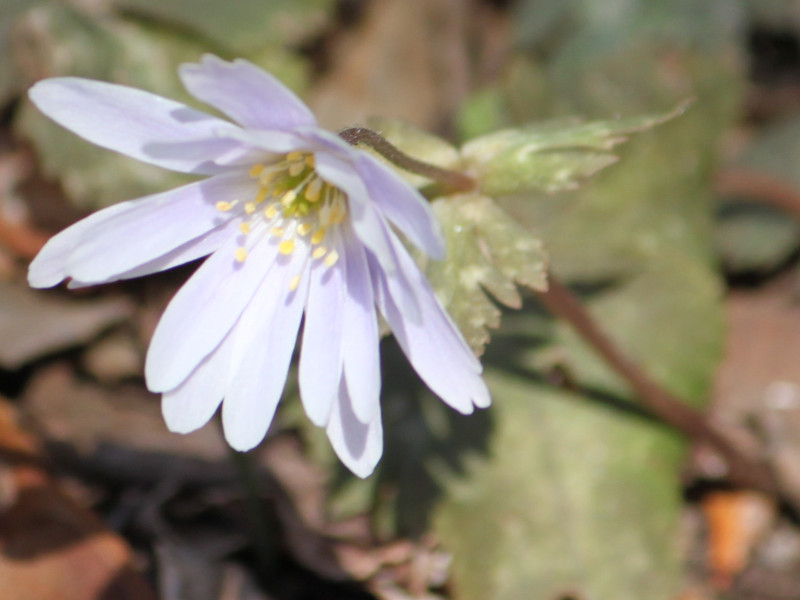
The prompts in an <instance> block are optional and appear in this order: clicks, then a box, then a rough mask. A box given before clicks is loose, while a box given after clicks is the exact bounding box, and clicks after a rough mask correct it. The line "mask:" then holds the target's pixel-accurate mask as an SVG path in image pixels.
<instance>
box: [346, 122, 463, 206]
mask: <svg viewBox="0 0 800 600" xmlns="http://www.w3.org/2000/svg"><path fill="white" fill-rule="evenodd" d="M339 137H340V138H342V139H343V140H344V141H346V142H347V143H348V144H352V145H355V144H365V145H367V146H369V147H370V148H372V149H373V150H375V151H376V152H377V153H378V154H380V155H381V156H383V157H384V158H385V159H387V160H388V161H390V162H392V163H394V164H395V165H397V166H398V167H400V168H401V169H405V170H406V171H410V172H411V173H416V174H417V175H422V176H423V177H427V178H428V179H433V180H434V181H437V182H439V183H440V184H441V185H442V187H443V188H444V190H443V192H444V193H456V192H469V191H471V190H474V189H475V186H476V183H475V180H474V179H472V177H469V176H468V175H464V173H459V172H458V171H450V170H448V169H442V168H440V167H435V166H433V165H431V164H428V163H425V162H422V161H420V160H417V159H416V158H411V157H410V156H409V155H408V154H404V153H403V152H402V151H401V150H400V149H399V148H397V147H396V146H394V145H393V144H391V143H389V141H388V140H387V139H386V138H384V137H383V136H382V135H381V134H379V133H378V132H377V131H373V130H372V129H367V128H366V127H351V128H350V129H344V130H342V131H340V132H339Z"/></svg>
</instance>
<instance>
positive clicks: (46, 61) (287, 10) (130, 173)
mask: <svg viewBox="0 0 800 600" xmlns="http://www.w3.org/2000/svg"><path fill="white" fill-rule="evenodd" d="M231 4H241V5H242V6H241V7H240V8H241V10H238V9H237V10H230V8H232V7H231V6H229V7H228V8H226V10H222V11H220V10H219V5H218V4H216V3H209V2H180V1H178V2H176V1H171V2H147V1H144V0H142V1H140V2H136V1H134V0H131V1H130V2H127V1H125V2H120V3H119V6H121V7H124V8H125V10H126V11H128V13H129V14H131V15H133V14H135V15H137V16H138V17H145V16H146V17H147V18H146V19H141V18H129V17H127V16H125V15H123V14H120V13H115V12H110V13H109V14H107V15H106V17H105V18H103V19H98V18H97V16H96V15H94V14H90V13H88V12H85V11H84V10H82V9H79V8H77V7H73V6H71V5H69V4H65V3H62V2H55V1H49V2H47V1H43V2H41V3H39V5H38V6H34V7H33V8H31V9H30V10H28V11H27V12H24V13H23V12H22V11H18V12H17V13H16V14H17V21H16V22H15V24H14V35H15V40H17V43H16V44H15V46H14V48H13V49H12V50H13V51H12V52H11V53H10V54H9V57H8V58H9V59H10V63H11V65H10V67H6V68H12V67H13V68H15V69H16V70H18V71H20V72H21V73H22V75H23V78H24V80H27V84H32V83H33V82H34V81H35V80H36V79H39V78H42V77H49V76H58V75H74V76H79V77H88V78H91V79H100V80H105V81H112V82H115V83H121V84H124V85H130V86H133V87H139V88H142V89H146V90H148V91H150V92H153V93H156V94H159V95H162V96H166V97H170V98H175V99H177V100H181V101H184V102H187V103H189V104H196V103H195V102H194V100H193V99H192V98H191V97H190V96H189V95H188V94H187V93H186V92H185V91H184V89H183V87H182V86H181V85H180V82H179V80H178V77H177V67H178V65H180V64H181V63H184V62H193V61H196V60H198V59H199V58H200V56H202V54H203V53H204V52H207V51H209V49H210V48H209V46H208V43H207V42H206V40H205V38H204V37H203V36H204V35H206V34H209V35H210V33H209V31H211V30H213V31H214V32H216V33H217V34H218V35H219V36H220V39H219V40H218V43H219V46H218V47H216V48H212V49H215V50H216V51H217V52H218V53H219V54H221V55H224V56H231V57H232V58H233V57H237V56H243V57H245V58H250V59H251V60H253V61H255V62H257V63H259V64H261V65H262V66H264V67H266V68H268V69H270V70H272V71H273V73H275V75H276V76H277V77H279V78H281V79H282V80H284V81H285V82H286V83H287V84H288V85H290V86H291V87H293V88H294V89H296V90H302V89H303V88H304V87H305V86H306V82H307V66H306V64H305V62H304V61H303V60H302V59H300V58H299V57H296V56H294V55H291V54H289V53H288V51H287V50H286V49H285V48H284V45H285V44H288V43H289V42H292V41H296V40H297V39H298V37H297V36H301V35H305V34H307V33H308V32H310V31H311V28H312V26H313V27H317V26H319V23H320V21H321V20H322V18H323V17H324V15H325V14H327V11H328V10H329V6H328V5H329V4H330V3H329V2H327V1H325V0H308V1H307V2H294V3H279V4H278V3H264V2H246V1H243V2H239V3H231ZM29 6H30V5H29ZM306 8H307V9H309V10H310V11H311V12H310V13H309V14H308V15H306V16H304V17H302V18H301V17H300V14H299V13H298V12H297V11H301V10H304V9H306ZM128 13H126V14H128ZM214 15H216V20H217V22H215V21H214V18H213V17H214ZM266 16H269V19H268V22H269V23H271V24H272V27H273V28H274V30H273V31H272V33H270V34H269V35H266V34H265V30H264V25H263V23H262V22H261V21H259V20H258V19H260V18H262V17H266ZM256 17H257V18H256ZM312 17H313V18H312ZM240 21H244V22H246V23H248V28H246V29H244V28H240V27H239V26H240V25H241V22H240ZM314 24H316V25H314ZM224 27H230V28H232V29H236V30H237V31H239V32H240V33H241V37H237V36H234V35H233V33H232V32H228V31H227V30H225V29H224ZM256 29H257V30H258V31H260V32H261V35H260V37H257V36H255V30H256ZM256 41H258V42H259V43H255V42H256ZM0 43H2V32H1V31H0ZM245 46H246V48H247V52H244V51H242V50H241V48H243V47H245ZM4 64H5V61H4V60H3V59H2V58H0V93H2V71H3V68H4V67H3V65H4ZM202 108H203V109H204V110H209V108H208V107H202ZM15 128H16V129H17V131H18V132H19V133H21V134H22V135H23V136H25V137H26V138H28V139H29V140H30V141H31V142H32V143H33V145H34V147H35V148H36V150H37V153H38V154H39V156H40V159H41V161H42V166H43V168H44V171H45V173H46V174H47V175H48V176H49V177H52V178H54V179H57V180H58V181H60V183H61V184H62V186H63V187H64V189H65V191H66V192H67V194H68V196H69V197H70V199H71V200H73V202H74V203H75V204H76V205H77V206H78V207H80V208H82V209H87V210H89V209H96V208H101V207H103V206H107V205H110V204H113V203H115V202H119V201H120V200H126V199H130V198H135V197H138V196H143V195H146V194H149V193H153V192H156V191H161V190H164V189H167V188H170V187H175V186H176V185H179V184H181V183H185V182H187V181H189V179H188V178H187V177H185V176H182V175H178V174H175V173H169V172H167V171H164V170H163V169H159V168H157V167H153V166H150V165H145V164H142V163H138V162H136V161H133V160H131V159H129V158H126V157H124V156H118V155H115V154H113V153H111V152H108V151H107V150H104V149H101V148H97V147H95V146H93V145H91V144H89V143H88V142H85V141H83V140H81V139H79V138H78V137H77V136H75V135H74V134H72V133H69V132H68V131H65V130H64V129H63V128H61V127H59V126H58V125H56V124H54V123H52V122H51V121H49V120H48V119H47V118H46V117H44V116H43V115H41V114H40V113H39V112H38V111H37V110H36V109H35V108H34V107H33V106H32V105H31V104H30V103H29V102H28V101H27V100H25V101H24V102H23V104H22V106H21V109H20V110H19V111H18V114H17V118H16V121H15Z"/></svg>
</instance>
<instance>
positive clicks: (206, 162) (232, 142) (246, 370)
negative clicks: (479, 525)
mask: <svg viewBox="0 0 800 600" xmlns="http://www.w3.org/2000/svg"><path fill="white" fill-rule="evenodd" d="M180 76H181V79H182V81H183V84H184V85H185V86H186V89H187V90H188V91H189V92H190V93H191V94H192V95H193V96H195V97H196V98H198V99H199V100H201V101H203V102H206V103H207V104H210V105H211V106H213V107H215V108H217V109H218V110H220V111H221V112H222V113H224V114H225V115H227V116H228V117H230V118H231V119H232V121H233V122H229V121H225V120H223V119H219V118H216V117H213V116H210V115H207V114H204V113H202V112H199V111H197V110H194V109H192V108H189V107H188V106H185V105H182V104H180V103H177V102H174V101H172V100H168V99H165V98H161V97H159V96H155V95H153V94H150V93H147V92H144V91H140V90H135V89H132V88H128V87H123V86H119V85H113V84H109V83H102V82H98V81H90V80H85V79H78V78H72V77H66V78H54V79H49V80H45V81H41V82H39V83H37V84H36V85H35V86H34V87H33V88H31V90H30V98H31V100H32V101H33V102H34V104H35V105H36V106H37V107H38V108H39V109H40V110H41V111H42V112H43V113H45V114H46V115H47V116H49V117H50V118H51V119H53V120H54V121H56V122H58V123H59V124H61V125H62V126H64V127H66V128H67V129H70V130H71V131H73V132H75V133H76V134H78V135H80V136H81V137H83V138H85V139H87V140H89V141H91V142H93V143H95V144H97V145H99V146H103V147H105V148H109V149H111V150H116V151H117V152H122V153H124V154H127V155H128V156H131V157H133V158H137V159H139V160H141V161H144V162H148V163H152V164H155V165H158V166H161V167H164V168H167V169H172V170H174V171H180V172H184V173H195V174H199V175H207V176H208V178H207V179H204V180H202V181H198V182H195V183H190V184H188V185H185V186H183V187H179V188H177V189H174V190H170V191H167V192H163V193H160V194H155V195H152V196H147V197H145V198H139V199H137V200H131V201H128V202H123V203H121V204H116V205H114V206H111V207H109V208H106V209H105V210H101V211H99V212H97V213H95V214H93V215H91V216H89V217H88V218H86V219H84V220H82V221H80V222H78V223H76V224H75V225H73V226H72V227H70V228H68V229H66V230H65V231H63V232H61V233H60V234H58V235H56V236H55V237H53V238H52V239H51V240H50V241H49V242H48V244H47V245H46V246H45V247H44V249H43V250H42V251H41V253H40V254H39V255H38V256H37V257H36V259H35V260H34V261H33V263H32V264H31V266H30V273H29V281H30V283H31V285H33V286H34V287H50V286H54V285H56V284H58V283H59V282H61V281H62V280H64V279H66V278H70V279H71V282H70V286H71V287H82V286H86V285H92V284H97V283H105V282H109V281H116V280H119V279H128V278H132V277H139V276H141V275H146V274H148V273H154V272H157V271H163V270H165V269H169V268H172V267H174V266H176V265H180V264H183V263H186V262H189V261H192V260H195V259H197V258H200V257H202V256H205V255H207V254H211V256H210V257H209V258H208V259H207V260H206V261H205V263H203V265H202V266H201V267H200V268H199V269H197V271H196V272H195V274H194V275H193V276H192V277H191V278H190V279H189V281H188V282H187V283H186V284H185V285H184V286H183V287H182V288H181V289H180V291H179V292H178V293H177V294H176V295H175V297H174V298H173V299H172V301H171V303H170V304H169V306H168V307H167V309H166V311H165V313H164V315H163V317H162V318H161V321H160V322H159V324H158V327H157V328H156V331H155V334H154V335H153V339H152V341H151V343H150V348H149V351H148V355H147V365H146V379H147V385H148V388H149V389H150V390H152V391H154V392H160V393H162V394H163V396H162V408H163V413H164V417H165V419H166V422H167V425H168V427H169V428H170V429H171V430H173V431H177V432H182V433H185V432H189V431H193V430H195V429H197V428H198V427H201V426H202V425H204V424H205V423H206V422H207V421H208V420H209V419H210V418H211V417H212V415H213V414H214V413H215V411H216V410H217V408H218V407H219V405H220V403H222V422H223V426H224V430H225V437H226V438H227V440H228V442H229V443H230V444H231V446H233V447H234V448H236V449H237V450H247V449H249V448H252V447H254V446H255V445H256V444H258V443H259V442H260V441H261V440H262V438H263V437H264V435H265V434H266V432H267V429H268V427H269V425H270V422H271V421H272V418H273V415H274V413H275V408H276V405H277V404H278V401H279V399H280V397H281V394H282V391H283V387H284V384H285V380H286V374H287V371H288V368H289V364H290V361H291V357H292V353H293V350H294V347H295V341H296V338H297V336H298V330H299V327H300V321H301V318H302V317H303V315H304V314H305V318H304V325H303V333H302V338H303V341H302V351H301V353H300V359H299V380H300V381H299V383H300V395H301V398H302V402H303V406H304V408H305V411H306V413H307V414H308V417H309V418H310V419H311V421H312V422H313V423H315V424H316V425H318V426H320V427H325V428H326V430H327V434H328V437H329V438H330V441H331V443H332V445H333V448H334V449H335V451H336V453H337V454H338V456H339V457H340V458H341V460H342V461H343V462H344V463H345V464H346V465H347V466H348V467H349V468H350V469H351V470H352V471H353V472H354V473H356V474H357V475H359V476H361V477H365V476H367V475H369V474H370V473H371V472H372V470H373V469H374V467H375V464H376V463H377V462H378V460H379V458H380V456H381V453H382V448H383V439H382V438H383V433H382V428H381V417H380V403H379V396H380V386H381V381H380V367H379V350H378V342H379V332H378V319H377V312H376V307H377V309H378V310H379V311H380V313H381V314H382V315H383V316H384V318H385V319H386V321H387V322H388V324H389V325H390V327H391V328H392V331H393V332H394V335H395V337H396V338H397V340H398V342H399V344H400V346H401V347H402V349H403V351H404V352H405V354H406V356H407V357H408V359H409V361H410V362H411V364H412V365H413V366H414V368H415V369H416V371H417V373H418V374H419V375H420V377H421V378H422V379H423V380H424V381H425V382H426V383H427V385H428V386H429V387H430V388H431V390H433V391H434V392H435V393H436V394H437V395H438V396H440V397H441V398H442V399H443V400H444V401H445V402H447V403H448V404H449V405H450V406H452V407H453V408H455V409H456V410H458V411H460V412H462V413H470V412H472V410H473V405H475V406H479V407H485V406H487V405H488V404H489V401H490V400H489V394H488V391H487V389H486V386H485V384H484V382H483V380H482V378H481V375H480V373H481V366H480V363H479V362H478V360H477V359H476V358H475V356H474V355H473V354H472V352H471V351H470V349H469V347H468V346H467V345H466V343H465V342H464V340H463V338H462V337H461V335H460V333H459V331H458V329H457V328H456V326H455V325H454V324H453V322H452V321H451V320H450V318H449V317H448V316H447V314H446V313H445V311H444V310H443V309H442V307H441V306H440V304H439V302H438V301H437V300H436V298H435V296H434V294H433V292H432V290H431V288H430V286H429V284H428V282H427V281H426V280H425V278H424V276H423V275H422V273H421V272H420V271H419V269H418V268H417V267H416V265H415V264H414V262H413V261H412V259H411V257H410V256H409V254H408V252H407V251H406V249H405V247H404V246H403V244H402V243H401V242H400V240H399V239H398V236H397V234H396V233H395V231H394V230H393V227H396V228H397V229H398V230H400V231H401V232H402V233H403V234H404V235H405V236H406V238H407V239H408V240H409V241H411V242H412V243H414V244H415V245H417V246H419V247H420V248H422V249H423V250H425V251H426V252H427V253H428V254H430V255H432V256H434V257H439V258H441V256H442V255H443V253H444V248H443V241H442V238H441V233H440V231H439V228H438V224H437V222H436V220H435V217H434V215H433V213H432V212H431V210H430V208H429V206H428V204H427V202H426V201H425V199H424V198H423V197H422V196H421V195H420V194H419V193H418V192H417V191H416V190H415V189H414V188H412V187H411V186H409V185H408V184H407V183H406V182H405V181H404V180H403V179H402V178H401V177H400V176H399V175H398V174H397V173H396V172H395V171H394V170H393V169H391V168H389V167H387V166H386V165H384V164H383V163H382V162H380V161H378V160H376V159H375V158H374V157H372V156H371V155H370V154H368V153H365V152H363V151H360V150H358V149H355V148H353V147H352V146H350V145H348V144H347V143H345V142H344V141H343V140H341V139H340V138H339V137H338V136H336V135H334V134H332V133H329V132H326V131H324V130H321V129H319V128H318V126H317V124H316V120H315V119H314V116H313V115H312V114H311V112H310V111H309V110H308V108H307V107H306V106H305V105H304V104H303V103H302V102H301V101H300V100H299V99H298V98H297V97H296V96H295V95H294V94H292V92H290V91H289V90H288V89H286V88H285V87H284V86H283V85H282V84H281V83H280V82H278V81H277V80H276V79H274V78H273V77H272V76H270V75H268V74H267V73H265V72H263V71H261V70H260V69H258V68H257V67H256V66H254V65H253V64H251V63H249V62H246V61H243V60H237V61H235V62H232V63H229V62H225V61H223V60H221V59H219V58H217V57H214V56H205V57H204V58H203V60H202V62H201V63H200V64H187V65H183V66H182V67H181V69H180ZM234 122H235V123H234Z"/></svg>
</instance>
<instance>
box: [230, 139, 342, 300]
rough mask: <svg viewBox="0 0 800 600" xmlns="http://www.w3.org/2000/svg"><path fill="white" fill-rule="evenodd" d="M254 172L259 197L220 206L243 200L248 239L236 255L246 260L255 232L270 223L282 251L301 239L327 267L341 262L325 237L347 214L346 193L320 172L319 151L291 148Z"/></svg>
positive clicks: (288, 251)
mask: <svg viewBox="0 0 800 600" xmlns="http://www.w3.org/2000/svg"><path fill="white" fill-rule="evenodd" d="M250 176H251V177H253V178H254V179H257V180H258V192H257V193H256V196H255V198H253V199H252V200H250V201H249V202H245V203H244V204H243V205H240V203H239V201H238V200H235V201H233V202H224V201H223V202H217V204H216V208H217V210H220V211H223V212H227V211H229V210H233V209H234V208H235V207H239V206H241V212H242V215H241V216H242V222H241V223H240V224H239V229H240V231H241V232H242V234H243V235H244V236H245V240H244V243H243V244H242V245H241V246H240V247H239V248H238V249H237V250H236V255H235V258H236V260H237V261H238V262H240V263H241V262H244V261H245V260H247V255H248V244H247V236H248V235H249V234H250V232H251V231H253V230H254V229H256V228H261V227H266V228H267V229H268V231H269V235H271V236H273V237H276V238H279V239H280V240H281V241H280V243H279V246H278V251H279V252H280V253H281V254H284V255H288V254H291V253H292V252H294V250H295V248H296V246H297V245H298V243H303V244H306V245H310V246H312V247H313V250H312V251H311V258H312V259H313V260H320V259H323V260H324V262H325V265H326V266H328V267H332V266H333V265H334V264H336V261H338V260H339V253H338V252H336V250H328V248H326V247H325V245H324V241H325V237H326V235H327V231H328V229H329V228H330V227H331V226H334V225H338V224H340V223H342V222H343V221H344V220H345V218H346V217H347V197H346V196H345V194H344V193H343V192H342V191H341V190H340V189H339V188H337V187H334V186H332V185H330V184H329V183H328V182H326V181H325V180H324V179H322V178H321V177H319V175H317V172H316V170H315V169H314V155H313V154H312V153H310V152H290V153H289V154H287V155H286V156H284V157H283V159H281V160H279V161H277V162H275V163H270V164H256V165H254V166H253V167H252V168H251V169H250ZM299 281H300V279H299V276H297V277H296V278H295V279H294V280H292V284H291V285H290V287H291V288H292V289H294V288H296V287H297V285H299Z"/></svg>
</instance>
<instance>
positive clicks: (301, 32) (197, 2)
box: [112, 0, 334, 55]
mask: <svg viewBox="0 0 800 600" xmlns="http://www.w3.org/2000/svg"><path fill="white" fill-rule="evenodd" d="M112 1H113V3H114V4H115V5H116V6H118V7H119V8H121V9H123V10H124V11H126V12H128V13H131V14H133V15H137V16H142V17H144V18H147V19H152V20H155V21H159V22H163V23H165V24H169V25H172V26H174V27H176V28H177V29H178V30H184V31H189V32H191V33H192V34H194V35H197V36H199V37H200V38H201V39H203V40H210V41H211V42H213V43H214V44H216V45H217V46H219V47H221V48H226V49H228V50H229V51H231V52H234V53H237V54H238V55H244V54H249V53H253V52H257V51H259V50H260V49H261V48H263V47H264V45H265V44H274V45H290V44H298V43H300V42H302V41H303V40H304V39H306V38H307V37H308V36H309V35H311V34H312V33H314V32H316V31H318V30H319V29H320V28H321V27H322V26H324V25H325V23H326V22H327V20H328V17H329V15H330V12H331V10H332V9H333V4H334V2H333V0H299V1H298V0H270V1H269V2H264V1H263V0H226V1H225V6H224V8H222V7H220V2H219V0H169V1H164V0H112ZM221 8H222V9H221Z"/></svg>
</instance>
